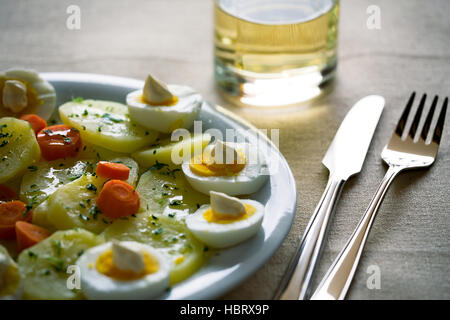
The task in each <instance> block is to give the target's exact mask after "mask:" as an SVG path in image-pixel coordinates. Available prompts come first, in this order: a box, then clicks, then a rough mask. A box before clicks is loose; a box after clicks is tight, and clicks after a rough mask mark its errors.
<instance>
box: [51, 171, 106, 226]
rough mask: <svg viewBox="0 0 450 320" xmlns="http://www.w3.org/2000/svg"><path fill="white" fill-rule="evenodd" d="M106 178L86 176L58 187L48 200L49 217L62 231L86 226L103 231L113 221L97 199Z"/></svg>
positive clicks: (53, 224) (52, 223)
mask: <svg viewBox="0 0 450 320" xmlns="http://www.w3.org/2000/svg"><path fill="white" fill-rule="evenodd" d="M104 182H105V180H103V179H99V178H97V177H95V176H91V175H83V176H81V177H80V178H78V179H77V180H75V181H72V182H70V183H68V184H66V185H64V186H62V187H61V188H59V189H58V190H56V191H55V192H54V193H53V194H52V195H51V196H50V197H49V198H48V200H47V216H46V220H47V221H48V223H50V224H51V225H52V226H53V227H55V228H56V229H58V230H66V229H72V228H76V227H78V228H84V229H86V230H89V231H92V232H95V233H100V232H101V231H103V229H105V228H106V227H107V226H108V225H109V224H110V223H111V220H110V219H108V218H106V217H105V216H104V215H103V214H102V213H101V212H100V210H99V209H98V208H97V206H96V204H95V202H96V199H97V195H98V193H99V192H100V190H101V188H102V186H103V183H104Z"/></svg>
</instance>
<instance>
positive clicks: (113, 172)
mask: <svg viewBox="0 0 450 320" xmlns="http://www.w3.org/2000/svg"><path fill="white" fill-rule="evenodd" d="M95 173H96V174H97V175H98V176H99V177H102V178H106V179H118V180H127V179H128V177H129V176H130V168H128V167H127V166H126V165H124V164H122V163H116V162H108V161H100V162H99V163H98V164H97V169H96V171H95Z"/></svg>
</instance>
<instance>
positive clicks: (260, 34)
mask: <svg viewBox="0 0 450 320" xmlns="http://www.w3.org/2000/svg"><path fill="white" fill-rule="evenodd" d="M214 1H215V4H214V19H215V32H214V34H215V39H214V40H215V76H216V82H217V84H218V86H219V88H220V90H221V91H222V92H223V93H224V94H225V97H226V98H229V99H230V100H231V101H232V102H234V103H236V104H238V105H246V106H257V107H274V106H285V105H295V104H298V103H301V102H304V101H307V100H310V99H313V98H315V97H317V96H318V95H320V94H321V93H322V92H323V91H324V90H325V88H326V87H327V85H328V84H329V83H330V82H331V80H332V78H333V76H334V73H335V70H336V64H337V57H336V45H337V35H338V17H339V0H214Z"/></svg>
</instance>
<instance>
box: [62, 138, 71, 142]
mask: <svg viewBox="0 0 450 320" xmlns="http://www.w3.org/2000/svg"><path fill="white" fill-rule="evenodd" d="M63 141H64V142H65V143H71V142H72V138H70V137H65V138H64V139H63Z"/></svg>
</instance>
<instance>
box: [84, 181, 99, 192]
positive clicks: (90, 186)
mask: <svg viewBox="0 0 450 320" xmlns="http://www.w3.org/2000/svg"><path fill="white" fill-rule="evenodd" d="M86 189H88V190H91V191H94V192H96V191H97V187H96V186H95V185H93V184H92V183H89V184H87V185H86Z"/></svg>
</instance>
